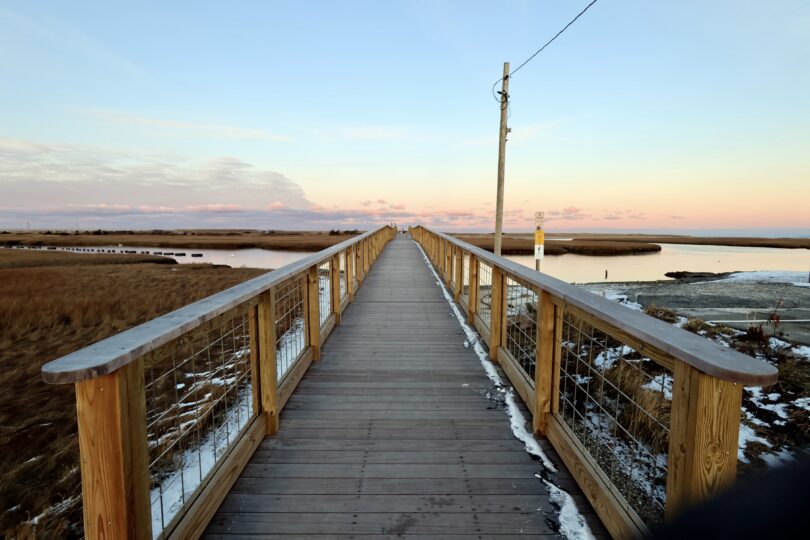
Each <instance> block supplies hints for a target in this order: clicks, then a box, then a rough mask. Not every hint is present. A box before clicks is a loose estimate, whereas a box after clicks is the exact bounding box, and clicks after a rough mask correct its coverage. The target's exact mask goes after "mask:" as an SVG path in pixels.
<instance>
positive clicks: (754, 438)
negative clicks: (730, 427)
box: [737, 422, 771, 463]
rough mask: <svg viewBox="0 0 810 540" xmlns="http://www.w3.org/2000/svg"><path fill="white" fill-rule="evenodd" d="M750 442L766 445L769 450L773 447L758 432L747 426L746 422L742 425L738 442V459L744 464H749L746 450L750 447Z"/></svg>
mask: <svg viewBox="0 0 810 540" xmlns="http://www.w3.org/2000/svg"><path fill="white" fill-rule="evenodd" d="M750 442H758V443H761V444H764V445H765V446H767V447H768V448H770V447H771V443H770V442H768V440H767V439H763V438H762V437H760V436H759V435H757V434H756V432H755V431H754V430H753V429H752V428H751V426H748V425H746V424H745V423H744V422H741V423H740V437H739V439H738V440H737V459H738V460H740V461H742V462H743V463H748V459H747V458H746V457H745V448H746V447H747V446H748V443H750Z"/></svg>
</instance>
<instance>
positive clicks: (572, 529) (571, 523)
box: [535, 475, 594, 540]
mask: <svg viewBox="0 0 810 540" xmlns="http://www.w3.org/2000/svg"><path fill="white" fill-rule="evenodd" d="M535 476H537V475H535ZM544 482H545V483H546V487H548V491H549V493H550V495H551V502H552V503H554V504H556V505H558V506H559V507H560V534H562V535H563V536H565V537H566V538H570V539H576V540H590V539H592V538H594V536H593V533H592V532H591V528H590V527H588V524H587V523H586V522H585V518H583V517H582V514H580V513H579V510H578V509H577V505H576V503H575V502H574V499H572V498H571V495H569V494H568V493H566V492H565V491H563V490H561V489H560V488H558V487H557V486H555V485H554V484H552V483H551V482H549V481H548V480H544Z"/></svg>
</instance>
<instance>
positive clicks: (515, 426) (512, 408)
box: [505, 388, 557, 472]
mask: <svg viewBox="0 0 810 540" xmlns="http://www.w3.org/2000/svg"><path fill="white" fill-rule="evenodd" d="M505 400H506V406H507V412H508V413H509V421H510V423H511V424H512V434H513V435H514V436H515V438H516V439H517V440H519V441H521V442H522V443H523V445H524V447H525V448H526V452H528V453H529V454H531V455H533V456H535V457H537V458H539V459H540V461H542V462H543V465H545V467H546V468H547V469H548V470H550V471H554V472H556V471H557V467H555V466H554V464H553V463H552V462H551V461H550V460H549V459H548V456H546V453H545V452H543V449H542V448H540V443H539V442H537V439H536V438H535V437H534V435H533V434H531V433H529V432H528V431H527V430H526V418H525V417H524V416H523V413H522V412H520V408H519V407H518V405H517V403H516V402H515V391H514V390H513V389H511V388H510V389H509V391H508V392H506V397H505Z"/></svg>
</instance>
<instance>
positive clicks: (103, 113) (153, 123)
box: [80, 109, 294, 142]
mask: <svg viewBox="0 0 810 540" xmlns="http://www.w3.org/2000/svg"><path fill="white" fill-rule="evenodd" d="M80 112H81V113H83V114H86V115H87V116H90V117H91V118H94V119H96V120H100V121H102V122H106V123H109V124H115V125H117V126H126V127H134V128H147V129H151V130H153V131H157V132H159V133H161V134H163V135H169V136H178V137H184V138H189V137H191V138H206V139H209V138H210V139H237V140H266V141H273V142H294V139H293V138H292V137H289V136H286V135H279V134H276V133H272V132H270V131H268V130H266V129H261V128H248V127H240V126H232V125H226V124H212V123H205V122H185V121H181V120H175V119H168V118H157V117H153V116H142V115H137V114H131V113H128V112H124V111H114V110H108V109H80Z"/></svg>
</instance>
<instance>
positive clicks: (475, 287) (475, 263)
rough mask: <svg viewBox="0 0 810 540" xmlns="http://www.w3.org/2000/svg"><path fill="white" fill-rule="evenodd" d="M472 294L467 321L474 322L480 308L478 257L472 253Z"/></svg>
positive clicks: (468, 305)
mask: <svg viewBox="0 0 810 540" xmlns="http://www.w3.org/2000/svg"><path fill="white" fill-rule="evenodd" d="M469 291H470V295H469V300H470V302H469V304H467V316H468V319H467V322H468V323H469V324H473V322H474V321H475V312H476V311H477V310H478V259H477V258H476V257H475V255H470V289H469Z"/></svg>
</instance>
